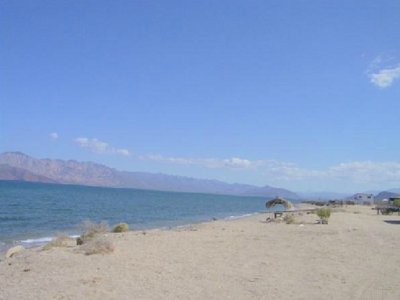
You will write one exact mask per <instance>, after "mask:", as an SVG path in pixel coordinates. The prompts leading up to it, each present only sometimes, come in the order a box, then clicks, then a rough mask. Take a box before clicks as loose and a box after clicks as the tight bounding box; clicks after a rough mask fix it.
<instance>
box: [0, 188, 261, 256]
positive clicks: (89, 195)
mask: <svg viewBox="0 0 400 300" xmlns="http://www.w3.org/2000/svg"><path fill="white" fill-rule="evenodd" d="M265 200H266V199H265V198H260V197H238V196H225V195H211V194H195V193H175V192H161V191H149V190H137V189H120V188H118V189H117V188H104V187H88V186H77V185H59V184H43V183H28V182H16V181H0V250H4V249H5V248H7V247H9V246H11V245H15V244H23V245H24V246H29V245H35V244H36V245H37V244H40V243H43V242H46V241H48V240H50V239H51V237H52V236H54V235H55V234H57V233H60V232H62V233H66V234H69V235H76V234H79V232H80V229H79V224H81V223H82V222H83V221H85V220H91V221H96V222H99V221H106V222H108V223H109V224H110V225H113V224H116V223H119V222H126V223H128V224H129V226H130V227H131V228H133V229H150V228H162V227H174V226H178V225H184V224H189V223H197V222H202V221H208V220H210V219H212V218H217V219H221V218H229V217H237V216H242V215H245V214H252V213H256V212H260V211H264V210H265Z"/></svg>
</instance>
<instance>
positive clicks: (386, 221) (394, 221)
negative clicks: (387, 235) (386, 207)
mask: <svg viewBox="0 0 400 300" xmlns="http://www.w3.org/2000/svg"><path fill="white" fill-rule="evenodd" d="M384 222H385V223H388V224H397V225H400V220H385V221H384Z"/></svg>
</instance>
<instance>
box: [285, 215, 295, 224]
mask: <svg viewBox="0 0 400 300" xmlns="http://www.w3.org/2000/svg"><path fill="white" fill-rule="evenodd" d="M283 221H284V222H285V223H286V224H293V223H294V221H295V218H294V215H292V214H288V215H285V216H284V217H283Z"/></svg>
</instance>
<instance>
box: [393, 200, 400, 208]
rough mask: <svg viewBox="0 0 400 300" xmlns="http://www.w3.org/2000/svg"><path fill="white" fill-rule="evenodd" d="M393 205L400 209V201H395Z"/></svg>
mask: <svg viewBox="0 0 400 300" xmlns="http://www.w3.org/2000/svg"><path fill="white" fill-rule="evenodd" d="M393 204H394V205H395V206H397V207H400V199H396V200H394V202H393Z"/></svg>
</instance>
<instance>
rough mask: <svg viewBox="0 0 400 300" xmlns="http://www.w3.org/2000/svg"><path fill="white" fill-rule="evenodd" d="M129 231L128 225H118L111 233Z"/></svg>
mask: <svg viewBox="0 0 400 300" xmlns="http://www.w3.org/2000/svg"><path fill="white" fill-rule="evenodd" d="M126 231H129V225H128V224H126V223H119V224H117V225H115V226H114V228H113V230H112V232H126Z"/></svg>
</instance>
